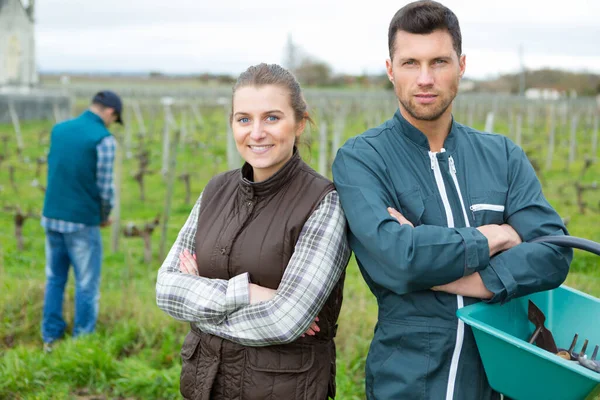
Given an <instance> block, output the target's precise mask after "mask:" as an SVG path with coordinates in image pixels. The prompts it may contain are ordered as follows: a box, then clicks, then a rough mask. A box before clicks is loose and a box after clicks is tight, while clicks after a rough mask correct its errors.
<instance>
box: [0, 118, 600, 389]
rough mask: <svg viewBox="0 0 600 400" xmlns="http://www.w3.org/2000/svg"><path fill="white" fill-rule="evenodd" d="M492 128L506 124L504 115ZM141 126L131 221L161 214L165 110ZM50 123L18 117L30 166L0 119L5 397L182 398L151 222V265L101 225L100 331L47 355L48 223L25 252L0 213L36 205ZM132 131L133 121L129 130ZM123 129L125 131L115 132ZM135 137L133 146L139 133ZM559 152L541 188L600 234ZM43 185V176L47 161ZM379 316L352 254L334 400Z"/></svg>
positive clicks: (193, 153) (211, 148)
mask: <svg viewBox="0 0 600 400" xmlns="http://www.w3.org/2000/svg"><path fill="white" fill-rule="evenodd" d="M203 111H204V118H205V122H206V124H205V126H204V127H202V129H201V130H197V131H195V132H193V133H190V138H191V140H190V141H189V142H188V143H187V144H186V145H185V146H182V148H181V150H180V152H179V155H178V165H177V172H178V174H179V173H182V172H189V173H191V175H192V193H193V195H192V203H193V202H194V201H195V199H196V197H197V195H198V194H199V193H200V192H201V190H202V188H203V186H204V185H205V184H206V182H208V180H209V179H210V177H211V176H212V175H214V174H215V173H217V172H221V171H224V170H225V169H226V155H225V144H224V137H225V135H226V125H225V121H226V117H225V114H224V112H223V111H222V109H220V108H219V109H217V108H214V109H206V110H203ZM146 117H147V118H149V117H150V116H149V115H147V116H146ZM499 124H500V125H502V121H500V122H499ZM146 125H147V127H149V128H150V129H151V133H150V135H149V137H148V138H146V142H147V143H149V147H150V149H151V151H152V157H151V164H150V169H151V170H153V171H157V172H156V173H154V174H152V175H149V176H148V177H147V183H146V201H145V202H143V203H142V202H140V200H139V189H138V186H137V183H136V182H135V181H134V180H133V178H132V174H133V173H134V172H135V171H136V170H137V161H136V159H135V158H131V159H126V160H125V164H124V168H123V170H124V175H123V189H122V209H121V215H122V224H123V225H125V224H126V223H127V222H128V221H131V222H134V223H143V222H146V221H148V220H150V219H151V218H153V217H155V216H156V215H157V214H159V213H162V212H163V204H164V197H165V187H166V185H165V182H164V180H163V178H162V176H161V174H160V172H158V171H160V162H161V156H160V149H161V142H160V137H161V131H162V120H161V117H160V116H159V115H155V116H153V117H152V118H149V119H148V120H147V121H146ZM366 127H367V122H366V118H365V117H364V115H362V114H361V113H360V112H358V111H357V112H352V114H351V115H350V117H349V119H348V121H347V124H346V127H345V130H344V137H345V138H347V137H349V136H352V135H355V134H358V133H360V132H362V131H363V130H364V129H365V128H366ZM50 128H51V124H50V123H29V122H27V123H23V124H22V129H23V134H24V137H25V151H24V154H23V156H24V157H25V158H29V159H30V160H31V161H32V163H31V164H25V163H23V162H22V159H20V158H18V157H17V156H16V154H15V143H14V142H15V141H14V136H13V132H12V127H10V126H6V125H4V126H2V125H0V137H1V136H7V137H9V141H8V151H9V157H8V158H7V159H6V160H4V161H3V162H2V163H1V164H0V185H1V186H2V189H1V190H0V398H1V399H4V398H7V399H91V398H111V399H112V398H115V399H121V398H131V399H134V398H135V399H175V398H180V396H179V392H178V387H179V371H180V359H179V351H180V348H181V344H182V342H183V338H184V335H185V333H186V332H187V330H188V325H187V324H185V323H181V322H177V321H175V320H173V319H172V318H170V317H168V316H167V315H166V314H164V313H163V312H162V311H161V310H159V309H158V308H157V307H156V305H155V297H154V296H155V293H154V285H155V282H156V272H157V270H158V268H159V266H160V264H161V260H160V259H159V255H158V247H159V241H160V230H158V229H157V230H156V231H155V233H154V235H153V238H152V239H153V240H152V245H153V262H151V263H145V262H144V260H143V245H142V241H141V239H139V238H129V239H128V238H121V241H120V250H119V251H118V252H115V253H112V252H111V250H110V243H109V238H110V230H109V229H105V230H103V241H104V249H105V257H104V263H103V273H102V285H101V299H100V315H99V321H98V330H97V332H96V333H95V334H93V335H90V336H87V337H84V338H80V339H77V340H72V339H70V338H66V340H63V341H61V342H59V344H58V345H57V347H56V348H55V350H54V352H53V353H51V354H49V355H45V354H43V353H42V351H41V347H42V344H41V340H40V329H39V325H40V321H41V313H42V303H43V292H44V279H45V277H44V263H45V258H44V233H43V229H42V228H41V226H40V225H39V220H36V219H33V218H32V219H30V220H28V221H27V222H26V223H25V225H24V229H23V233H24V236H25V244H24V245H25V248H24V250H23V251H18V250H17V247H16V241H15V237H14V233H13V230H14V225H13V213H12V212H11V211H1V210H2V209H3V208H4V207H5V206H17V205H18V206H20V207H21V208H22V209H24V210H32V211H34V212H38V213H39V212H40V211H41V207H42V202H43V193H42V192H41V191H40V190H39V189H37V188H34V187H32V186H31V185H30V183H31V181H32V180H33V179H34V178H35V159H36V158H37V157H40V156H43V155H45V151H46V148H47V146H48V132H49V130H50ZM136 130H137V127H136V126H135V124H134V126H133V131H134V132H136ZM118 134H119V135H120V136H122V132H120V133H118ZM308 136H310V137H308ZM563 136H564V135H563ZM563 136H561V137H563ZM307 139H309V140H308V142H309V143H311V145H310V147H304V146H303V147H302V152H303V156H304V158H305V160H307V161H308V162H309V163H310V164H311V165H312V166H313V167H316V164H317V161H318V148H317V146H318V141H317V131H316V130H313V132H312V134H310V135H307ZM524 139H525V137H524ZM583 139H585V137H584V138H583ZM583 139H582V140H583ZM133 143H134V145H137V144H138V140H137V138H136V135H134V141H133ZM199 143H201V144H203V145H199ZM524 143H525V142H524ZM544 143H545V137H544V136H543V135H540V136H539V137H535V136H532V137H527V142H526V146H525V147H527V148H532V149H535V148H536V146H537V147H539V148H541V150H540V151H538V152H534V155H535V158H536V159H540V160H542V161H543V160H545V154H544V151H545V147H544V146H543V144H544ZM557 143H558V142H557ZM309 149H310V150H309ZM2 152H3V147H2V142H0V153H2ZM566 154H567V153H565V150H564V148H560V147H559V146H557V151H556V155H555V160H556V162H555V163H554V164H553V168H552V169H551V170H550V171H544V172H543V181H544V190H545V193H546V195H547V197H548V199H549V201H550V203H551V204H552V205H553V206H555V207H556V209H557V210H558V211H559V213H560V214H561V215H562V216H563V217H569V218H570V222H569V225H568V228H569V230H570V233H571V234H572V235H574V236H581V237H586V238H589V239H592V240H596V241H599V240H600V226H599V224H598V222H599V221H600V213H599V212H598V211H597V209H598V203H599V200H600V195H599V193H598V192H589V193H587V194H586V201H587V203H588V204H589V205H590V206H593V207H595V209H590V210H588V211H587V213H586V214H585V215H581V214H579V212H578V211H577V205H576V204H575V202H573V200H572V196H568V195H565V194H561V191H560V190H559V188H560V187H561V186H562V185H566V184H569V183H570V182H572V181H573V176H574V175H575V176H576V175H578V171H579V169H580V168H581V165H582V164H581V161H580V162H579V163H577V164H575V165H573V166H571V168H570V169H568V168H567V167H566V165H565V160H566ZM542 164H543V162H542ZM8 165H14V166H15V168H16V179H17V182H18V183H17V190H18V191H17V190H15V189H14V188H13V187H11V185H10V183H9V178H8V168H7V166H8ZM594 168H596V167H594ZM595 171H597V168H596V169H595ZM596 178H597V173H594V169H593V168H592V169H590V170H588V172H587V174H586V175H585V176H584V181H585V182H588V183H590V182H592V181H594V179H596ZM39 181H40V182H41V183H42V184H45V169H44V171H43V173H42V175H41V176H40V177H39ZM184 196H185V191H184V187H183V184H182V183H181V182H180V181H177V182H176V184H175V193H174V196H173V208H172V212H171V218H170V220H169V224H168V235H167V237H168V240H167V250H168V247H169V246H170V245H171V244H172V242H173V241H174V239H175V237H176V235H177V233H178V231H179V229H180V227H181V226H182V225H183V222H184V221H185V219H186V218H187V216H188V213H189V211H190V209H191V207H192V204H185V203H184V201H183V199H184ZM598 265H599V263H598V261H597V259H596V258H595V257H594V256H592V255H590V254H587V253H583V252H579V251H577V252H576V257H575V260H574V262H573V264H572V271H571V273H570V275H569V277H568V279H567V284H568V285H569V286H572V287H575V288H578V289H580V290H583V291H585V292H587V293H590V294H592V295H594V296H598V297H600V268H598ZM73 293H74V288H73V279H72V277H71V279H70V280H69V285H68V287H67V293H66V304H65V317H66V319H67V321H72V317H73ZM376 317H377V307H376V304H375V301H374V298H373V296H372V295H371V294H370V292H369V291H368V289H367V287H366V285H365V283H364V281H363V279H362V277H361V276H360V272H359V271H358V267H357V265H356V263H355V261H354V258H353V259H352V260H351V263H350V264H349V266H348V272H347V278H346V284H345V290H344V303H343V308H342V313H341V317H340V322H339V325H340V329H339V331H338V337H337V340H336V343H337V348H338V376H337V386H338V398H339V399H344V400H345V399H363V398H364V397H365V395H364V364H365V358H366V355H367V352H368V348H369V344H370V340H371V338H372V335H373V328H374V325H375V321H376Z"/></svg>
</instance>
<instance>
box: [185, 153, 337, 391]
mask: <svg viewBox="0 0 600 400" xmlns="http://www.w3.org/2000/svg"><path fill="white" fill-rule="evenodd" d="M251 177H252V167H251V166H250V165H248V164H245V165H244V167H242V168H241V169H240V170H235V171H230V172H226V173H224V174H220V175H218V176H216V177H215V178H213V179H212V180H211V181H210V182H209V183H208V185H207V186H206V188H205V190H204V192H203V194H202V204H201V207H200V214H199V216H198V231H197V233H196V256H197V261H198V267H199V274H200V275H201V276H204V277H207V278H217V279H230V278H232V277H234V276H236V275H239V274H241V273H244V272H248V273H249V275H250V280H251V282H252V283H256V284H258V285H260V286H265V287H268V288H272V289H277V287H278V285H279V283H280V281H281V278H282V276H283V273H284V271H285V268H286V266H287V264H288V261H289V260H290V257H291V256H292V254H293V252H294V246H295V244H296V242H297V240H298V236H299V235H300V232H301V230H302V227H303V226H304V224H305V222H306V221H307V220H308V218H309V217H310V215H311V214H312V213H313V211H314V210H315V209H316V207H317V206H318V204H319V202H320V201H321V200H322V199H323V198H324V197H325V196H326V195H327V194H328V193H330V192H331V191H332V190H333V189H334V187H333V184H332V183H331V181H329V180H327V179H325V178H323V177H322V176H321V175H319V174H317V173H316V172H315V171H314V170H313V169H312V168H310V167H309V166H308V165H307V164H306V163H304V162H303V161H302V160H301V159H300V156H299V154H298V152H297V151H296V150H295V152H294V156H293V157H292V159H291V160H290V161H288V162H287V163H286V164H285V165H284V166H283V167H282V168H281V169H280V170H279V171H278V172H277V173H276V174H275V175H274V176H273V177H271V178H270V179H268V180H267V181H264V182H259V183H253V182H251ZM343 282H344V275H342V277H341V278H340V280H339V281H338V283H337V284H336V286H335V288H334V289H333V292H332V293H331V295H330V296H329V298H328V300H327V301H326V303H325V305H324V306H323V309H322V310H321V311H320V313H319V322H318V325H319V328H320V329H321V331H320V332H319V333H317V335H316V336H306V337H304V338H299V339H298V340H296V341H295V342H293V343H290V344H284V345H274V346H266V347H247V346H242V345H238V344H235V343H233V342H230V341H228V340H225V339H221V338H219V337H216V336H213V335H209V334H205V333H202V332H200V331H199V330H198V329H197V328H195V327H194V326H193V324H192V331H191V332H190V333H189V334H188V336H187V337H186V339H185V342H184V345H183V349H182V352H181V355H182V361H183V368H182V373H181V393H182V394H183V395H184V397H186V398H190V399H204V400H207V399H228V400H235V399H243V400H252V399H261V400H262V399H290V400H293V399H311V400H313V399H317V400H325V399H327V396H328V395H329V396H330V397H334V396H335V345H334V342H333V338H334V336H335V332H336V327H337V325H336V321H337V318H338V315H339V312H340V308H341V304H342V289H343Z"/></svg>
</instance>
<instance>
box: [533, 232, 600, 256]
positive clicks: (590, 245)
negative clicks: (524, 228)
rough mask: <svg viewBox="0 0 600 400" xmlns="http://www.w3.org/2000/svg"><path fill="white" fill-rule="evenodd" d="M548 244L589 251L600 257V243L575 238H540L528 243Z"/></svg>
mask: <svg viewBox="0 0 600 400" xmlns="http://www.w3.org/2000/svg"><path fill="white" fill-rule="evenodd" d="M540 242H542V243H550V244H555V245H557V246H562V247H572V248H574V249H580V250H585V251H589V252H590V253H594V254H596V255H598V256H600V243H596V242H593V241H591V240H588V239H583V238H580V237H576V236H540V237H537V238H535V239H532V240H530V241H529V243H540Z"/></svg>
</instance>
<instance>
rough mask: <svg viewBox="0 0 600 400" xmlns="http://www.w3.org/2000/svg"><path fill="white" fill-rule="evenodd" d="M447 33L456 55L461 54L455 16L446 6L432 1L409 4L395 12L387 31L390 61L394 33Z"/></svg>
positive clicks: (424, 0) (422, 0)
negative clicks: (443, 31) (437, 31)
mask: <svg viewBox="0 0 600 400" xmlns="http://www.w3.org/2000/svg"><path fill="white" fill-rule="evenodd" d="M438 29H443V30H446V31H448V33H449V34H450V36H451V37H452V44H453V47H454V50H455V51H456V54H458V56H459V57H460V55H461V54H462V36H461V34H460V26H459V24H458V18H456V15H455V14H454V13H453V12H452V11H451V10H450V9H449V8H448V7H446V6H444V5H442V4H440V3H438V2H437V1H432V0H421V1H415V2H413V3H409V4H407V5H405V6H404V7H402V8H401V9H399V10H398V12H396V14H395V15H394V18H392V21H391V22H390V27H389V30H388V47H389V51H390V59H392V57H393V55H394V46H395V44H396V32H398V31H405V32H408V33H415V34H421V35H426V34H428V33H431V32H433V31H435V30H438Z"/></svg>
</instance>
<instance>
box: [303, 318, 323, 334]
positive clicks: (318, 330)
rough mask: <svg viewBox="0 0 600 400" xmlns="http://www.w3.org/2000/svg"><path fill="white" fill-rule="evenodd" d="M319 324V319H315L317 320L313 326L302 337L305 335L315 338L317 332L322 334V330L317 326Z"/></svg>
mask: <svg viewBox="0 0 600 400" xmlns="http://www.w3.org/2000/svg"><path fill="white" fill-rule="evenodd" d="M317 322H319V317H316V318H315V320H314V321H313V323H312V324H310V326H309V327H308V329H307V330H306V332H304V333H303V334H302V337H304V336H305V335H308V336H315V335H316V334H317V332H320V331H321V328H319V325H317Z"/></svg>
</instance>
